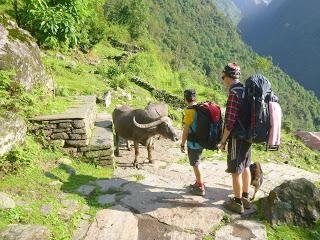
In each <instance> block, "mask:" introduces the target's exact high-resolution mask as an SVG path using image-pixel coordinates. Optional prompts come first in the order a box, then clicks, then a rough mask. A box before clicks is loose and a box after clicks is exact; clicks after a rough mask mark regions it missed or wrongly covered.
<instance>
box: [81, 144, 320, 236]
mask: <svg viewBox="0 0 320 240" xmlns="http://www.w3.org/2000/svg"><path fill="white" fill-rule="evenodd" d="M144 150H145V149H142V151H141V152H144ZM156 151H158V152H157V153H155V154H154V156H155V160H156V162H155V164H152V165H151V164H143V165H142V167H141V169H139V170H137V169H134V168H132V167H121V168H120V167H119V168H117V169H116V170H115V174H114V178H113V179H110V180H97V181H96V182H95V183H93V185H95V186H96V188H98V189H99V190H100V191H101V192H102V193H101V195H100V196H99V197H98V198H97V201H98V202H100V204H112V205H113V207H112V208H108V209H104V210H101V211H100V212H98V214H97V216H96V219H95V221H94V222H93V223H92V225H91V226H90V228H89V231H88V232H87V234H86V238H85V239H97V240H99V239H105V238H104V237H105V236H108V238H107V239H110V240H112V239H117V240H118V239H139V240H144V239H157V240H162V239H165V240H166V239H177V240H178V239H179V240H180V239H190V240H191V239H192V240H193V239H202V238H203V237H204V236H205V235H207V234H209V233H210V232H211V231H212V230H213V229H214V228H216V227H217V226H218V225H219V224H220V222H221V220H222V218H223V216H224V215H225V214H226V213H228V214H230V215H231V218H232V219H233V222H232V223H230V224H228V225H226V226H224V227H222V228H221V229H220V230H219V231H217V233H216V239H217V240H218V239H221V240H223V239H231V240H232V239H248V240H250V239H259V240H263V239H266V230H265V226H264V224H263V223H259V222H254V221H247V220H245V219H243V218H241V217H240V215H237V214H232V213H230V212H227V211H226V210H225V209H224V208H223V207H222V204H223V201H224V200H225V199H227V198H228V196H229V195H230V194H231V193H232V188H231V176H230V175H229V174H227V173H225V171H224V170H225V168H226V162H224V161H216V160H212V161H205V162H204V163H203V172H204V178H205V183H206V196H205V197H198V196H192V195H190V194H189V193H188V191H187V185H189V184H190V183H193V181H194V176H193V172H192V169H191V167H190V166H188V165H187V164H184V165H182V164H178V163H177V160H179V159H181V157H183V154H181V153H179V149H178V148H177V146H176V145H175V144H174V143H172V142H169V141H164V140H161V141H159V142H156ZM145 152H146V151H145ZM122 153H123V157H122V158H119V159H118V160H119V161H125V159H129V161H128V160H127V161H128V162H127V163H128V166H129V165H130V159H131V158H132V159H133V156H134V152H133V151H131V152H129V151H126V150H123V151H122ZM140 160H141V162H143V161H144V160H146V153H142V154H141V156H140ZM263 170H264V173H265V176H264V179H265V181H264V183H263V185H262V188H261V191H259V192H258V194H257V198H260V197H264V196H266V195H267V194H268V193H269V191H270V190H271V189H273V188H274V187H275V186H277V185H279V184H280V183H282V182H283V181H285V180H289V179H295V178H301V177H304V178H307V179H309V180H311V181H320V176H319V175H317V174H313V173H309V172H307V171H304V170H301V169H297V168H294V167H290V166H288V165H276V164H273V163H268V164H263ZM252 190H253V189H252ZM246 213H248V212H246ZM245 215H246V214H245ZM245 215H244V216H245ZM121 219H123V220H121ZM124 226H125V229H126V230H124ZM253 226H254V227H253Z"/></svg>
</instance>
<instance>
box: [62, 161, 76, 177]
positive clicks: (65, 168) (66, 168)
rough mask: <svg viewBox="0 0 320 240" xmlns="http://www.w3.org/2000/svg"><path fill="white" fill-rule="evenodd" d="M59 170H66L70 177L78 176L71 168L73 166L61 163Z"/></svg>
mask: <svg viewBox="0 0 320 240" xmlns="http://www.w3.org/2000/svg"><path fill="white" fill-rule="evenodd" d="M59 168H61V169H63V170H65V171H66V172H67V173H68V174H70V175H75V174H76V170H75V169H74V168H73V167H71V166H69V165H67V164H64V163H60V165H59Z"/></svg>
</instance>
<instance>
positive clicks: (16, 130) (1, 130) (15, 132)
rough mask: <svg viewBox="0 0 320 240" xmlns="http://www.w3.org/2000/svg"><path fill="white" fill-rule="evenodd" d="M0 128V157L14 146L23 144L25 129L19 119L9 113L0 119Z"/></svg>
mask: <svg viewBox="0 0 320 240" xmlns="http://www.w3.org/2000/svg"><path fill="white" fill-rule="evenodd" d="M0 126H1V127H0V156H2V155H4V154H6V153H8V152H9V151H10V150H11V149H12V148H13V147H14V146H15V145H17V144H20V143H23V142H24V140H25V137H26V132H27V127H26V124H25V123H24V121H23V120H22V119H21V118H20V117H18V116H17V115H15V114H13V113H9V112H8V113H5V114H4V115H3V116H1V117H0Z"/></svg>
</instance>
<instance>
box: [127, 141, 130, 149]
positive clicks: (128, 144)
mask: <svg viewBox="0 0 320 240" xmlns="http://www.w3.org/2000/svg"><path fill="white" fill-rule="evenodd" d="M127 150H128V151H131V146H130V142H129V140H128V141H127Z"/></svg>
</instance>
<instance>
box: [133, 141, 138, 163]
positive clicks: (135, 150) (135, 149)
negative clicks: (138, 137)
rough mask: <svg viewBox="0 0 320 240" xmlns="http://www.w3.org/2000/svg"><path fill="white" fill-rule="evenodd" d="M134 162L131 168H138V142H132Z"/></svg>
mask: <svg viewBox="0 0 320 240" xmlns="http://www.w3.org/2000/svg"><path fill="white" fill-rule="evenodd" d="M133 143H134V162H133V166H134V167H135V168H139V163H138V156H139V142H137V141H134V142H133Z"/></svg>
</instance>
